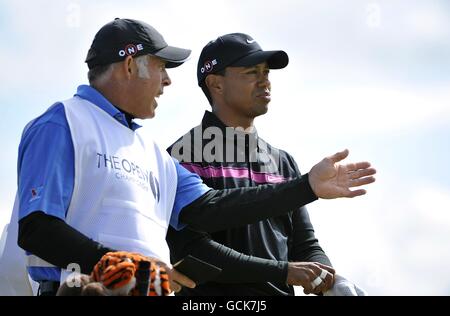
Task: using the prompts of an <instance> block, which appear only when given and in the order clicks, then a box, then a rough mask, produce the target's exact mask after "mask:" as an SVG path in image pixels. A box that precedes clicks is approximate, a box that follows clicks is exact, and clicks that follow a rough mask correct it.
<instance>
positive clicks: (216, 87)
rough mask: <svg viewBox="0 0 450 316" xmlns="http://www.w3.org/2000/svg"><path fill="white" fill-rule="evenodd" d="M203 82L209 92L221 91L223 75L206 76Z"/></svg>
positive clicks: (220, 92) (219, 92) (216, 92)
mask: <svg viewBox="0 0 450 316" xmlns="http://www.w3.org/2000/svg"><path fill="white" fill-rule="evenodd" d="M205 83H206V86H207V87H208V89H209V91H210V92H211V94H213V93H214V94H222V93H223V76H218V75H209V76H208V77H206V79H205Z"/></svg>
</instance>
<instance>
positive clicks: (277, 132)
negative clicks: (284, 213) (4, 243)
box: [0, 0, 450, 295]
mask: <svg viewBox="0 0 450 316" xmlns="http://www.w3.org/2000/svg"><path fill="white" fill-rule="evenodd" d="M115 17H128V18H135V19H141V20H145V21H147V22H148V23H150V24H151V25H153V26H154V27H156V28H157V29H158V30H159V31H160V32H161V33H162V34H163V35H164V37H165V39H166V41H167V42H168V43H169V44H171V45H175V46H180V47H186V48H191V49H192V50H193V54H192V59H191V60H190V61H188V62H187V63H186V64H185V65H183V67H180V68H177V69H173V70H170V72H169V75H170V76H171V78H172V81H173V84H172V86H171V87H169V88H168V89H166V93H165V94H164V96H163V97H162V99H160V102H159V103H160V106H159V107H158V111H157V117H156V118H155V119H154V120H150V121H148V122H145V125H146V127H148V129H149V132H150V133H152V134H154V135H156V137H157V138H158V141H159V143H160V144H161V145H162V146H167V145H169V144H170V143H171V142H172V141H174V140H175V139H177V138H178V137H179V136H180V135H182V134H184V133H185V132H186V131H187V130H188V129H190V128H191V127H193V126H194V125H196V124H197V123H198V122H199V121H200V120H201V117H202V114H203V111H204V110H207V109H208V104H207V102H206V99H205V98H204V97H203V95H202V93H201V90H200V89H199V88H198V87H197V85H196V83H195V77H196V70H195V68H196V62H197V58H198V56H199V54H200V51H201V48H202V47H203V46H204V45H205V44H206V43H207V42H208V41H209V40H211V39H214V38H216V37H217V36H219V35H222V34H225V33H231V32H244V33H248V34H250V35H252V37H254V38H255V39H256V40H257V41H258V42H259V43H260V44H261V46H262V47H263V48H264V49H283V50H285V51H286V52H287V53H288V54H289V56H290V60H291V62H290V64H289V66H288V67H287V68H286V69H284V70H279V71H273V72H272V73H271V80H272V86H273V101H272V103H271V105H270V111H269V113H268V114H267V115H266V116H264V117H262V118H259V119H258V120H257V121H256V125H257V128H258V131H259V134H260V135H261V136H262V137H263V138H265V139H266V140H267V141H269V142H270V143H272V144H273V145H275V146H277V147H279V148H283V149H285V150H287V151H288V152H290V153H291V154H292V155H293V156H294V157H295V158H296V160H297V162H298V164H299V165H300V168H301V169H302V171H303V172H307V171H308V170H309V169H310V168H311V166H312V165H313V164H314V163H315V162H317V161H318V160H319V159H321V158H322V157H324V156H325V155H329V154H332V153H334V152H335V151H337V150H341V149H343V148H349V149H350V158H349V159H351V160H362V159H363V160H369V161H371V162H372V164H373V165H374V166H375V167H376V168H377V170H378V177H377V183H376V184H374V185H372V186H371V187H370V188H369V194H368V195H367V196H365V197H362V198H358V199H353V200H333V201H319V202H315V203H314V204H313V205H311V206H310V207H309V210H310V215H311V218H312V221H313V224H314V225H315V228H316V233H317V236H318V237H319V240H320V242H321V244H322V246H323V248H324V249H325V250H326V251H327V253H328V255H329V256H330V258H331V260H332V262H333V264H334V266H335V267H336V269H337V270H338V272H339V273H341V274H342V275H344V276H346V277H347V278H349V279H351V280H352V281H354V282H355V283H357V284H359V285H360V286H362V287H364V288H365V289H366V290H367V291H369V293H371V294H373V295H450V270H449V269H448V267H449V266H450V249H449V246H448V244H449V242H450V180H449V179H450V166H449V161H450V146H449V136H450V4H449V2H448V1H446V0H429V1H423V0H378V1H376V0H374V1H365V0H315V1H312V0H310V1H306V0H304V1H302V0H278V1H271V2H268V1H261V0H250V1H239V0H221V1H217V0H215V1H206V0H205V1H203V0H192V1H182V0H178V1H177V0H164V1H162V0H161V1H157V0H155V1H141V0H129V1H127V2H124V1H113V0H108V1H105V0H99V1H96V2H92V1H87V0H71V1H69V0H58V1H56V0H38V1H28V0H14V1H13V0H0V38H2V41H1V42H0V61H1V69H2V76H0V116H1V117H2V118H3V123H2V125H1V129H2V130H1V133H0V142H1V144H2V145H3V150H2V159H1V161H2V163H1V164H0V174H1V178H0V230H1V229H2V227H3V226H4V225H5V224H6V223H7V222H8V220H9V216H10V213H11V210H12V205H13V201H14V195H15V189H16V181H17V180H16V179H17V177H16V159H17V147H18V144H19V141H20V136H21V132H22V129H23V127H24V126H25V124H26V123H27V122H29V121H30V120H31V119H33V118H34V117H36V116H38V115H40V114H41V113H42V112H43V111H45V110H46V109H47V108H48V107H49V106H50V105H51V104H52V103H53V102H55V101H57V100H64V99H67V98H69V97H71V96H72V95H73V93H74V92H75V90H76V87H77V86H78V85H79V84H82V83H86V82H87V80H86V72H87V67H86V65H85V64H84V63H83V61H84V58H85V56H86V53H87V50H88V48H89V46H90V43H91V41H92V39H93V36H94V34H95V33H96V31H97V30H98V29H99V28H100V27H101V26H102V25H104V24H105V23H107V22H109V21H110V20H112V19H113V18H115ZM49 150H51V149H49Z"/></svg>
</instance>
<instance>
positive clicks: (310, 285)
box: [287, 262, 335, 294]
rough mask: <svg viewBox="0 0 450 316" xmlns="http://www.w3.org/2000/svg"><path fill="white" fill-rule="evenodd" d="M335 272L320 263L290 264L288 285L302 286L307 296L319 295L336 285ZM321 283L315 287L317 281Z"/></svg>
mask: <svg viewBox="0 0 450 316" xmlns="http://www.w3.org/2000/svg"><path fill="white" fill-rule="evenodd" d="M334 274H335V271H334V269H333V268H332V267H329V266H327V265H324V264H321V263H318V262H289V263H288V275H287V283H288V284H290V285H300V286H302V287H303V289H304V290H303V292H304V293H305V294H311V293H313V294H319V293H322V292H326V291H328V290H329V289H330V288H331V287H332V286H333V284H334ZM316 279H317V280H319V281H321V282H320V283H319V284H317V285H315V284H314V282H317V281H315V280H316Z"/></svg>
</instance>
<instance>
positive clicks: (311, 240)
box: [285, 152, 331, 266]
mask: <svg viewBox="0 0 450 316" xmlns="http://www.w3.org/2000/svg"><path fill="white" fill-rule="evenodd" d="M285 154H286V157H287V159H288V161H289V165H290V166H291V167H292V168H293V169H294V172H295V174H296V175H297V176H300V175H301V173H300V170H299V168H298V165H297V163H296V162H295V160H294V158H293V157H292V156H291V155H289V154H288V153H286V152H285ZM292 230H293V234H292V236H291V240H290V242H291V243H292V244H291V251H290V254H289V260H290V261H308V262H313V261H314V262H320V263H323V264H326V265H328V266H331V262H330V259H329V258H328V257H327V255H326V254H325V252H324V251H323V249H322V247H321V246H320V245H319V241H318V240H317V238H316V236H315V235H314V227H313V225H312V223H311V220H310V218H309V214H308V210H307V209H306V207H300V208H297V209H296V211H294V212H293V214H292Z"/></svg>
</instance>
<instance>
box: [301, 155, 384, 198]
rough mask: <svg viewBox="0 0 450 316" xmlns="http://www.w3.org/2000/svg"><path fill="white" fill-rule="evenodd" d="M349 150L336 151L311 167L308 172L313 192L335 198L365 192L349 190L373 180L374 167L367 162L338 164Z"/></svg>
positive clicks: (363, 192) (364, 191)
mask: <svg viewBox="0 0 450 316" xmlns="http://www.w3.org/2000/svg"><path fill="white" fill-rule="evenodd" d="M348 154H349V151H348V150H347V149H346V150H344V151H341V152H338V153H336V154H334V155H333V156H329V157H326V158H324V159H323V160H322V161H321V162H319V163H318V164H316V165H315V166H314V167H312V169H311V171H310V172H309V183H310V185H311V188H312V189H313V191H314V193H315V194H316V195H317V196H318V197H319V198H322V199H335V198H340V197H348V198H353V197H355V196H360V195H364V194H366V190H364V189H358V190H353V191H352V190H350V188H354V187H359V186H362V185H366V184H370V183H372V182H375V178H374V177H373V175H374V174H375V173H376V170H375V169H374V168H370V163H368V162H357V163H349V164H345V165H344V164H338V162H340V161H341V160H344V159H345V158H347V156H348Z"/></svg>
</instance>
